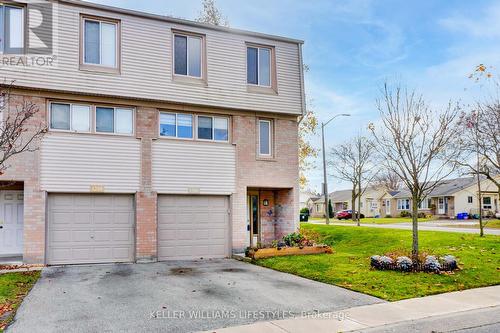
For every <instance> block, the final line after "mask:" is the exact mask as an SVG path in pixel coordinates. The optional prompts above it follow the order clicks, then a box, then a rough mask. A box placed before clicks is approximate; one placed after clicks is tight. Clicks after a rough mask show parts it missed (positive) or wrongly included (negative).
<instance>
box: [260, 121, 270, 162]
mask: <svg viewBox="0 0 500 333" xmlns="http://www.w3.org/2000/svg"><path fill="white" fill-rule="evenodd" d="M259 155H263V156H271V155H272V121H271V120H264V119H260V120H259Z"/></svg>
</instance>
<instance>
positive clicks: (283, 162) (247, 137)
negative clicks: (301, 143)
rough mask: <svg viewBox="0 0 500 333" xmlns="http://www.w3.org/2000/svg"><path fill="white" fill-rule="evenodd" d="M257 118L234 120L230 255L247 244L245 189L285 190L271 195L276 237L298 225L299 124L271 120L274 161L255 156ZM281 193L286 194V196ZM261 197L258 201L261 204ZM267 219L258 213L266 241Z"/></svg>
mask: <svg viewBox="0 0 500 333" xmlns="http://www.w3.org/2000/svg"><path fill="white" fill-rule="evenodd" d="M257 119H258V118H257V117H256V116H254V115H248V116H247V115H245V116H243V115H237V116H234V117H233V143H234V144H235V145H236V193H235V194H233V198H232V211H233V215H232V217H233V221H232V230H233V235H232V242H233V252H240V251H243V250H244V248H245V247H247V246H248V245H249V242H250V235H249V232H248V231H247V211H246V209H247V203H246V198H247V190H248V189H249V188H253V189H264V188H267V189H270V190H271V189H273V190H274V189H280V188H281V189H287V190H286V191H285V190H283V192H282V191H278V192H277V194H276V193H274V199H273V201H274V200H277V201H276V202H277V203H279V205H280V206H276V207H274V209H276V208H278V209H279V210H280V214H279V216H274V219H275V220H276V219H277V222H278V223H279V224H282V225H283V226H280V227H277V228H276V229H275V230H278V233H279V234H283V233H287V232H289V231H293V230H295V228H296V226H298V217H299V215H298V211H299V185H298V177H299V174H298V172H299V171H298V150H297V145H298V139H297V134H298V128H297V126H298V123H297V120H296V118H294V117H290V118H288V119H273V122H274V158H272V159H260V158H258V156H257ZM284 192H287V194H286V195H285V194H284ZM262 200H263V198H261V200H260V201H261V203H262ZM269 225H270V220H269V219H268V218H267V217H266V216H264V217H263V216H262V214H261V228H262V230H263V232H264V233H265V235H264V237H263V238H265V240H268V239H270V238H276V235H274V237H271V235H272V233H271V231H270V227H269Z"/></svg>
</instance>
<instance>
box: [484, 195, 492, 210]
mask: <svg viewBox="0 0 500 333" xmlns="http://www.w3.org/2000/svg"><path fill="white" fill-rule="evenodd" d="M484 199H489V201H490V203H489V204H487V203H485V202H484ZM481 201H482V202H481V208H482V209H490V210H491V209H493V200H492V197H490V196H484V197H483V198H482V200H481Z"/></svg>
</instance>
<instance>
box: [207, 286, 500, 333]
mask: <svg viewBox="0 0 500 333" xmlns="http://www.w3.org/2000/svg"><path fill="white" fill-rule="evenodd" d="M493 307H500V286H492V287H486V288H477V289H469V290H464V291H456V292H451V293H446V294H440V295H433V296H427V297H421V298H412V299H407V300H403V301H397V302H392V303H379V304H373V305H364V306H359V307H354V308H350V309H346V310H343V311H338V312H335V313H324V314H319V315H318V316H317V318H294V319H286V320H276V321H269V322H258V323H254V324H250V325H244V326H237V327H229V328H222V329H217V330H210V332H217V333H251V332H252V333H254V332H255V333H258V332H269V333H308V332H314V333H323V332H325V333H326V332H328V333H331V332H349V331H357V330H363V331H364V330H368V329H370V330H372V329H375V328H383V327H384V326H388V325H395V324H403V323H405V322H413V324H415V321H418V320H427V321H429V320H430V319H432V318H435V317H438V316H449V315H453V314H456V315H460V313H463V314H465V315H466V314H467V312H470V311H477V310H485V311H490V310H492V309H493ZM319 317H320V318H319ZM489 317H491V315H490V316H489ZM492 320H493V321H494V320H496V319H494V318H488V321H492ZM464 327H465V326H464ZM207 332H208V331H207Z"/></svg>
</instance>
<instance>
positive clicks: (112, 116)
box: [95, 106, 134, 134]
mask: <svg viewBox="0 0 500 333" xmlns="http://www.w3.org/2000/svg"><path fill="white" fill-rule="evenodd" d="M95 130H96V132H100V133H115V134H132V133H133V132H134V110H132V109H126V108H114V107H100V106H98V107H96V109H95Z"/></svg>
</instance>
